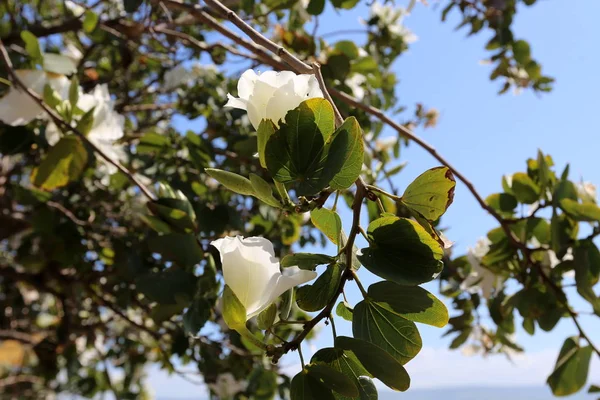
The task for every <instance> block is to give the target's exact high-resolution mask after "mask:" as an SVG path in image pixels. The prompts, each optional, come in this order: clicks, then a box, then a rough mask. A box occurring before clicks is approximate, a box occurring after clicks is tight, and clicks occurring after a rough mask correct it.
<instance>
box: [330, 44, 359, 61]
mask: <svg viewBox="0 0 600 400" xmlns="http://www.w3.org/2000/svg"><path fill="white" fill-rule="evenodd" d="M334 48H335V49H336V50H337V51H339V52H340V53H343V54H344V55H345V56H346V57H348V58H349V59H351V60H354V59H355V58H358V55H359V54H358V46H356V43H354V42H353V41H351V40H340V41H339V42H337V43H336V44H335V47H334Z"/></svg>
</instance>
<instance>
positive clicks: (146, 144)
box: [136, 132, 173, 154]
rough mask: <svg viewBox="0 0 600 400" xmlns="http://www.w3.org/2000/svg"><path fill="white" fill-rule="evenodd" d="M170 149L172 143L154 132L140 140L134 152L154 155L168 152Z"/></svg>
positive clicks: (146, 134) (167, 138)
mask: <svg viewBox="0 0 600 400" xmlns="http://www.w3.org/2000/svg"><path fill="white" fill-rule="evenodd" d="M172 147H173V143H171V139H169V137H167V136H165V135H161V134H159V133H155V132H148V133H145V134H144V135H143V136H142V137H141V138H140V141H139V143H138V145H137V147H136V151H137V152H138V153H140V154H152V153H155V154H156V153H160V152H162V151H169V150H170V149H171V148H172Z"/></svg>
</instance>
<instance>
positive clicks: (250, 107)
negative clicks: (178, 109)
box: [225, 69, 323, 129]
mask: <svg viewBox="0 0 600 400" xmlns="http://www.w3.org/2000/svg"><path fill="white" fill-rule="evenodd" d="M237 88H238V96H239V97H237V98H236V97H233V96H232V95H230V94H227V98H228V101H227V104H225V107H233V108H239V109H241V110H246V111H247V112H248V118H250V123H251V124H252V126H253V127H254V128H255V129H258V125H259V124H260V121H262V120H263V119H270V120H271V121H273V123H275V125H279V121H280V120H282V119H284V118H285V115H286V114H287V112H288V111H290V110H293V109H294V108H296V107H298V106H299V105H300V103H302V102H303V101H304V100H308V99H312V98H315V97H320V98H323V92H321V89H320V88H319V83H318V82H317V78H315V76H314V75H305V74H301V75H296V74H295V73H293V72H291V71H281V72H275V71H267V72H263V73H258V74H257V73H256V72H255V71H254V70H251V69H249V70H247V71H246V72H244V73H243V74H242V76H241V77H240V80H239V81H238V87H237Z"/></svg>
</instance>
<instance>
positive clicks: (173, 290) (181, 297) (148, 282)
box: [135, 268, 197, 305]
mask: <svg viewBox="0 0 600 400" xmlns="http://www.w3.org/2000/svg"><path fill="white" fill-rule="evenodd" d="M196 281H197V278H196V277H195V276H194V274H192V273H191V272H186V271H184V270H182V269H179V268H169V269H166V270H165V271H161V272H159V273H154V272H151V273H148V274H145V275H142V276H140V277H138V278H137V279H136V280H135V285H136V288H137V290H139V291H140V292H141V293H143V294H144V296H146V297H147V298H148V299H149V300H150V301H155V302H157V303H159V304H163V305H168V304H171V305H175V304H178V303H179V302H182V301H187V302H190V301H192V299H193V297H194V293H195V291H196Z"/></svg>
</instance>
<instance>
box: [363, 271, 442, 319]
mask: <svg viewBox="0 0 600 400" xmlns="http://www.w3.org/2000/svg"><path fill="white" fill-rule="evenodd" d="M369 297H370V298H372V299H373V300H374V301H376V302H377V303H378V304H380V305H381V306H383V307H384V308H386V309H388V310H389V311H392V312H394V313H395V314H397V315H400V316H401V317H404V318H406V319H408V320H411V321H414V322H420V323H423V324H428V325H433V326H437V327H439V328H442V327H444V326H445V325H446V324H447V323H448V309H447V308H446V306H445V305H444V303H442V302H441V301H440V300H438V299H437V298H436V297H435V296H434V295H433V294H431V293H429V292H428V291H427V290H425V289H423V288H420V287H418V286H400V285H398V284H396V283H394V282H378V283H375V284H373V285H371V286H370V287H369Z"/></svg>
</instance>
